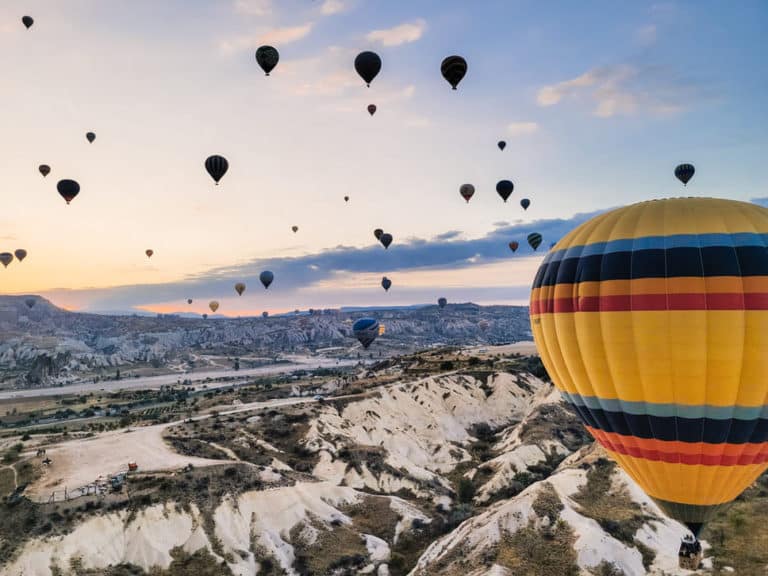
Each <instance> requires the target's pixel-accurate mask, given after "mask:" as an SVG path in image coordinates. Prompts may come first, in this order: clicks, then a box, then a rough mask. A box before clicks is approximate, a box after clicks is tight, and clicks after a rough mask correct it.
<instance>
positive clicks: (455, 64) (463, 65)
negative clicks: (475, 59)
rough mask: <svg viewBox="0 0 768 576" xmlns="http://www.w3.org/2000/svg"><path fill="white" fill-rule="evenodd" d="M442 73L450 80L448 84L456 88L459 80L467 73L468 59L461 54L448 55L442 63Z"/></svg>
mask: <svg viewBox="0 0 768 576" xmlns="http://www.w3.org/2000/svg"><path fill="white" fill-rule="evenodd" d="M440 73H441V74H442V75H443V78H445V79H446V80H447V81H448V84H450V85H451V88H453V89H454V90H456V87H457V86H458V85H459V82H461V80H462V78H464V75H465V74H466V73H467V61H466V60H464V58H462V57H461V56H448V57H447V58H446V59H445V60H443V62H442V64H440Z"/></svg>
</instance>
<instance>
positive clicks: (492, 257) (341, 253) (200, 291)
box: [45, 212, 599, 311]
mask: <svg viewBox="0 0 768 576" xmlns="http://www.w3.org/2000/svg"><path fill="white" fill-rule="evenodd" d="M598 213H599V212H594V213H590V214H577V215H574V216H573V217H571V218H567V219H549V220H539V221H535V222H519V223H515V224H512V225H508V226H503V227H496V228H494V229H493V230H491V231H490V232H488V233H487V234H486V235H485V236H482V237H480V238H474V239H469V240H465V239H461V238H459V237H458V233H457V231H448V232H446V233H445V234H443V235H441V237H442V238H441V237H438V238H436V239H434V240H432V241H427V240H424V239H419V238H413V239H409V240H400V239H398V238H395V243H394V244H393V245H392V246H391V247H390V249H389V250H388V252H387V254H386V258H382V254H383V252H382V251H383V248H382V247H381V246H380V245H379V244H378V243H372V244H371V245H368V246H365V247H350V246H338V247H336V248H333V249H329V250H325V251H323V252H319V253H316V254H308V255H305V256H297V257H291V258H267V259H257V260H252V261H250V262H246V263H243V264H236V265H233V266H228V267H224V268H217V269H213V270H209V271H207V272H205V273H204V274H199V275H195V276H192V277H189V278H187V279H186V280H183V281H179V282H170V283H163V284H143V285H134V286H118V287H114V288H104V289H84V290H52V291H49V292H47V293H45V295H47V296H49V297H51V298H52V299H53V300H54V301H59V302H61V303H63V304H66V305H68V306H70V307H81V308H86V309H88V310H91V311H102V310H130V309H138V308H139V307H142V306H148V305H150V304H158V303H169V302H170V303H173V302H182V301H184V300H185V299H186V298H193V299H194V300H195V301H196V302H197V301H201V302H203V301H204V302H207V301H208V300H210V299H212V298H216V299H219V300H221V301H223V298H222V297H221V295H222V294H225V295H226V294H229V293H233V290H232V286H233V285H234V283H235V282H245V283H246V284H247V285H248V286H251V287H253V288H254V290H252V291H250V292H248V293H247V294H246V295H247V296H248V297H250V296H253V295H254V294H255V293H256V289H257V288H258V287H259V286H260V284H259V279H258V276H259V274H260V273H261V271H263V270H271V271H273V272H274V274H275V283H274V285H273V286H272V287H270V290H269V293H264V292H263V291H261V292H260V293H259V294H260V296H259V301H258V306H260V307H262V309H263V308H264V307H269V308H270V309H271V310H275V309H279V308H280V307H282V308H283V309H286V310H291V309H294V308H296V307H297V306H299V307H301V308H305V307H307V306H342V305H351V304H360V303H366V302H365V299H366V298H368V299H369V298H370V291H369V290H368V289H364V287H358V289H357V291H355V290H354V288H355V286H354V283H355V281H356V280H355V278H357V277H362V276H360V275H373V276H372V277H375V276H379V277H380V276H381V275H382V274H386V275H387V276H390V277H392V278H393V280H394V279H395V277H397V278H398V284H399V285H400V286H403V280H402V278H401V277H404V276H405V275H409V277H410V278H411V282H410V283H411V284H412V285H413V286H416V285H419V286H421V287H422V288H423V291H422V292H407V291H405V290H402V289H401V290H400V294H401V296H399V297H400V298H403V299H404V298H406V297H408V298H414V299H416V298H417V297H418V298H420V296H418V294H426V293H430V292H429V291H430V290H431V291H432V292H434V290H436V289H438V288H441V287H442V284H441V282H442V280H441V279H440V278H442V277H443V276H441V275H446V274H447V275H451V276H452V277H456V278H464V280H463V281H462V282H463V284H462V286H461V290H460V291H458V292H457V293H456V294H459V293H460V294H461V295H462V296H461V297H462V298H464V299H472V298H476V299H478V300H479V299H481V298H480V296H479V295H481V294H485V295H486V298H485V299H486V300H488V298H487V296H488V293H487V292H484V291H483V287H484V286H488V285H489V283H492V284H498V283H502V284H507V285H511V286H514V285H516V284H519V285H520V286H525V290H527V289H528V288H527V287H528V285H529V284H530V280H531V278H529V277H528V276H531V274H532V273H533V272H534V271H535V268H536V263H537V262H538V260H539V259H540V258H541V257H542V256H543V254H544V253H545V250H542V249H540V250H539V251H538V252H534V251H533V250H532V249H531V248H530V247H529V246H528V244H527V242H526V241H525V238H526V236H527V235H528V234H530V233H531V232H534V231H535V232H539V233H540V234H541V235H542V236H543V237H544V244H543V246H548V245H549V243H550V242H553V241H556V240H558V239H560V238H561V237H562V236H563V235H565V234H566V233H568V232H569V231H570V230H572V229H573V228H574V227H575V226H577V225H579V224H581V223H582V222H584V221H586V220H588V219H589V218H591V217H593V216H595V215H596V214H598ZM513 239H516V240H518V242H520V248H519V249H518V251H517V252H516V254H515V255H514V257H512V256H511V252H510V250H509V247H508V246H507V244H508V242H509V241H510V240H513ZM446 240H450V241H446ZM526 259H528V260H530V262H529V263H528V264H520V263H516V262H517V261H518V260H522V261H524V262H525V261H526ZM518 265H519V266H523V267H524V269H525V270H527V271H528V272H526V275H524V276H516V275H514V274H512V275H509V276H507V280H504V279H499V277H498V270H497V271H496V272H494V273H493V274H492V275H489V276H487V277H482V276H478V275H477V273H478V271H479V270H484V269H490V268H488V267H493V266H500V267H502V268H505V267H506V268H505V269H510V270H513V269H514V268H513V267H514V266H518ZM510 267H512V268H510ZM339 278H347V279H348V280H347V281H346V282H347V284H350V283H351V288H350V291H346V292H344V293H343V294H340V293H337V291H335V290H334V289H332V287H333V286H337V285H339V282H340V280H339ZM456 282H458V280H456ZM323 286H326V287H327V288H328V289H327V290H321V288H322V287H323ZM430 287H431V288H430ZM502 292H503V291H501V290H499V291H497V296H498V295H500V294H502ZM406 294H410V296H406ZM243 298H246V296H243ZM265 298H267V300H266V301H265ZM491 300H492V299H491ZM414 301H415V302H419V301H423V300H420V299H416V300H410V301H405V300H401V301H400V302H401V303H413V302H414Z"/></svg>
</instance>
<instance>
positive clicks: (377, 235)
mask: <svg viewBox="0 0 768 576" xmlns="http://www.w3.org/2000/svg"><path fill="white" fill-rule="evenodd" d="M382 234H384V230H382V229H381V228H376V230H374V231H373V236H374V238H376V240H381V235H382Z"/></svg>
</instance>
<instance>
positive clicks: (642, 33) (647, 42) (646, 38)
mask: <svg viewBox="0 0 768 576" xmlns="http://www.w3.org/2000/svg"><path fill="white" fill-rule="evenodd" d="M656 32H657V30H656V25H655V24H648V25H647V26H641V27H640V28H638V29H637V30H635V40H636V41H637V43H638V44H640V45H641V46H652V45H653V44H655V43H656Z"/></svg>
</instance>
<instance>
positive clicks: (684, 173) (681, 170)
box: [675, 164, 696, 186]
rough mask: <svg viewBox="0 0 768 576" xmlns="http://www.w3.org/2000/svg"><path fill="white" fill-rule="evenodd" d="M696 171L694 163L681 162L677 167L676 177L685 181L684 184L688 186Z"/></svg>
mask: <svg viewBox="0 0 768 576" xmlns="http://www.w3.org/2000/svg"><path fill="white" fill-rule="evenodd" d="M695 172H696V168H694V167H693V164H680V165H679V166H678V167H677V168H675V177H676V178H677V179H678V180H680V182H682V183H683V186H687V185H688V181H689V180H690V179H691V178H693V175H694V173H695Z"/></svg>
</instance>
